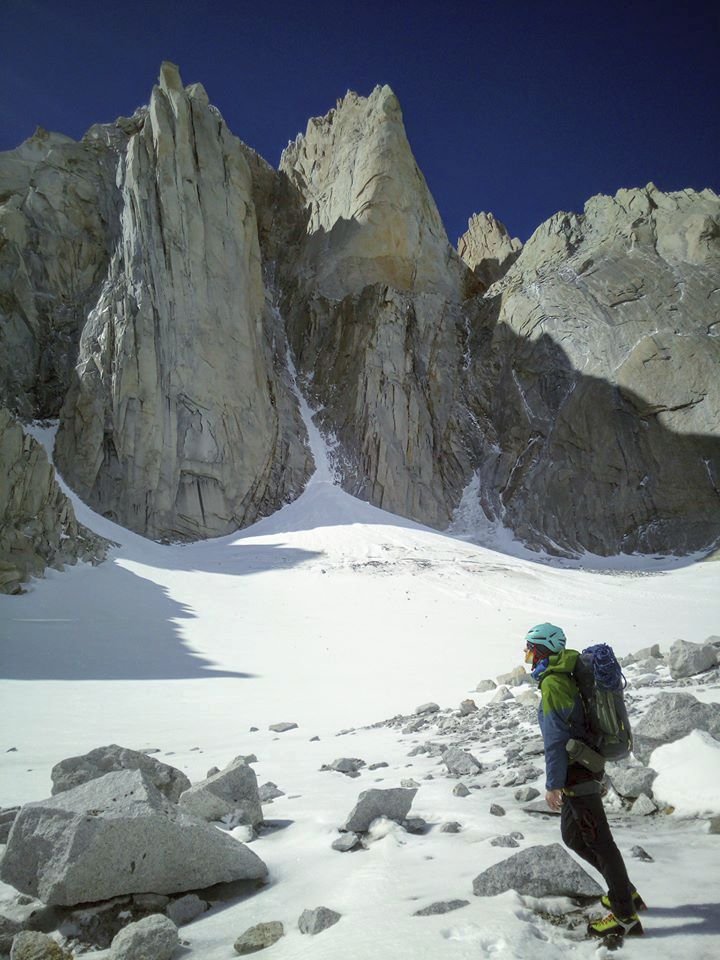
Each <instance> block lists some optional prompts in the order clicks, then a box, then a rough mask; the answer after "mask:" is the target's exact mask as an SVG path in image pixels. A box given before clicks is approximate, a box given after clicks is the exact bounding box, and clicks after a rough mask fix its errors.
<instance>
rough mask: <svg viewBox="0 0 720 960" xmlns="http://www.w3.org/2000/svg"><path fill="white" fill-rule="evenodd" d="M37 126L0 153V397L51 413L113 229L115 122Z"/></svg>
mask: <svg viewBox="0 0 720 960" xmlns="http://www.w3.org/2000/svg"><path fill="white" fill-rule="evenodd" d="M102 131H103V128H96V129H95V130H94V131H93V132H91V135H89V136H88V137H87V138H86V139H85V140H83V141H82V142H81V143H76V142H75V141H74V140H71V139H70V138H69V137H65V136H63V135H62V134H57V133H48V132H47V131H45V130H37V131H36V133H35V134H34V136H32V137H31V138H30V139H29V140H27V141H26V142H25V143H24V144H22V146H20V147H18V148H17V150H12V151H10V152H8V153H5V154H2V155H0V315H1V316H2V323H0V403H2V404H4V405H6V406H7V407H9V408H10V409H12V410H14V411H15V412H16V413H18V414H20V415H22V416H25V417H39V418H42V417H56V416H57V415H58V412H59V410H60V407H61V405H62V402H63V399H64V397H65V393H66V392H67V388H68V384H69V379H70V371H71V370H72V367H73V364H74V362H75V357H76V353H77V345H78V340H79V338H80V332H81V330H82V327H83V324H84V322H85V317H86V316H87V312H88V310H89V309H90V308H91V306H92V305H93V304H94V303H95V302H96V300H97V296H98V292H99V289H100V286H101V285H102V282H103V280H104V277H105V274H106V272H107V265H108V261H109V258H110V248H111V243H112V238H113V235H114V234H115V233H116V231H117V219H118V218H117V209H116V201H117V191H116V188H115V162H116V157H117V154H116V150H117V149H118V148H119V146H120V145H119V143H118V142H117V140H120V141H124V140H125V139H126V138H125V137H124V136H123V134H122V131H121V130H120V129H119V128H118V129H117V138H116V142H114V143H111V142H109V141H108V139H107V137H104V136H103V135H102Z"/></svg>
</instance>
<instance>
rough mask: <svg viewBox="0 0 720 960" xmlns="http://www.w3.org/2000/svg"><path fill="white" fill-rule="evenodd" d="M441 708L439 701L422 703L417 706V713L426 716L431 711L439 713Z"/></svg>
mask: <svg viewBox="0 0 720 960" xmlns="http://www.w3.org/2000/svg"><path fill="white" fill-rule="evenodd" d="M439 710H440V706H439V704H437V703H421V704H420V706H419V707H415V713H416V714H417V715H418V716H419V717H425V716H427V715H428V714H429V713H437V712H438V711H439Z"/></svg>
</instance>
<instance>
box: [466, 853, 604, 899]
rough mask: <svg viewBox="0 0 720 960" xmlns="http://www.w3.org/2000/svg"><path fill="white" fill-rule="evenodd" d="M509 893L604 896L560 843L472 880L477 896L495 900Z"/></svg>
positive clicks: (518, 856) (521, 855) (503, 863)
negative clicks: (501, 894) (511, 891)
mask: <svg viewBox="0 0 720 960" xmlns="http://www.w3.org/2000/svg"><path fill="white" fill-rule="evenodd" d="M506 890H516V891H517V892H518V893H523V894H527V895H528V896H531V897H599V896H601V895H602V893H603V890H602V888H601V887H599V886H598V884H597V883H596V882H595V881H594V880H593V878H592V877H591V876H590V875H589V874H588V873H586V872H585V870H583V868H582V867H581V866H580V865H579V864H578V863H577V862H576V861H575V860H573V858H572V857H571V856H570V854H569V853H567V851H566V850H564V849H563V847H561V846H560V844H559V843H551V844H549V845H548V846H536V847H528V848H527V850H521V851H520V853H515V854H513V856H512V857H508V859H507V860H501V861H500V863H496V864H494V865H493V866H492V867H489V868H488V869H487V870H483V872H482V873H480V874H478V876H477V877H475V879H474V880H473V893H474V894H475V896H476V897H494V896H495V895H496V894H498V893H504V892H505V891H506Z"/></svg>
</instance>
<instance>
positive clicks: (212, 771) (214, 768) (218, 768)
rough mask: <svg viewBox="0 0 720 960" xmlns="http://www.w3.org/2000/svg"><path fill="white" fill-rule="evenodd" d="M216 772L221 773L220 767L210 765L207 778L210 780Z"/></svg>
mask: <svg viewBox="0 0 720 960" xmlns="http://www.w3.org/2000/svg"><path fill="white" fill-rule="evenodd" d="M216 773H220V767H210V769H209V770H208V772H207V773H206V774H205V779H206V780H209V779H210V777H214V776H215V774H216Z"/></svg>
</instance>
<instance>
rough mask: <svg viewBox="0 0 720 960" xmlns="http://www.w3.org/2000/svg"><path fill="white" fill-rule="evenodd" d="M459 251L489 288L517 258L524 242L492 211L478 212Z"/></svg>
mask: <svg viewBox="0 0 720 960" xmlns="http://www.w3.org/2000/svg"><path fill="white" fill-rule="evenodd" d="M457 249H458V253H459V254H460V257H461V258H462V260H463V261H464V262H465V263H466V264H467V265H468V266H469V267H470V269H471V270H472V271H473V272H474V274H475V276H476V277H477V278H478V280H479V281H480V282H481V283H482V285H483V287H484V288H485V289H487V288H488V287H489V286H491V285H492V284H493V283H495V281H496V280H499V279H500V278H501V277H502V276H503V275H504V274H505V273H507V271H508V270H509V269H510V267H511V266H512V264H513V263H515V261H516V260H517V258H518V256H519V255H520V251H521V250H522V243H521V242H520V240H518V238H517V237H511V236H510V234H509V233H508V231H507V227H506V226H505V224H504V223H500V221H499V220H496V219H495V217H494V216H493V215H492V214H491V213H476V214H474V215H473V216H472V217H470V219H469V220H468V228H467V232H466V233H464V234H463V235H462V236H461V237H460V239H459V240H458V242H457Z"/></svg>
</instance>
